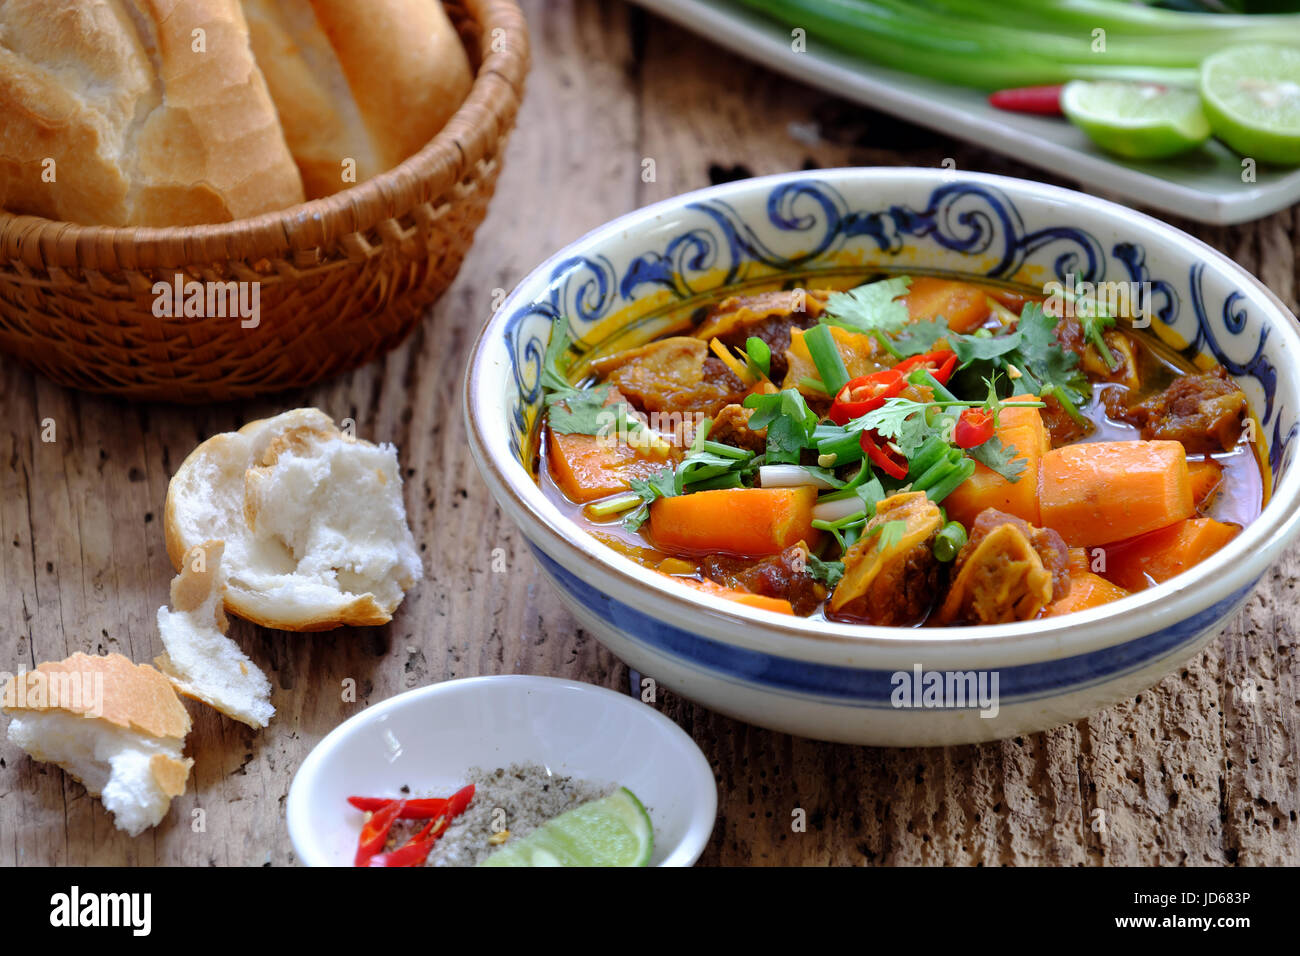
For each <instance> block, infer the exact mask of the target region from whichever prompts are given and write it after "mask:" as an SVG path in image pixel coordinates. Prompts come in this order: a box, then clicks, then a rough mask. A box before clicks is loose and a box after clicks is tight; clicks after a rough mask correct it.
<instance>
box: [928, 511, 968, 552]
mask: <svg viewBox="0 0 1300 956" xmlns="http://www.w3.org/2000/svg"><path fill="white" fill-rule="evenodd" d="M965 544H966V529H965V528H964V527H963V526H962V523H961V522H960V521H949V522H948V523H947V524H946V525H944V526H943V528H942V529H941V530H940V531H939V533H938V534H937V535H935V537H934V556H935V557H936V558H938V559H939V560H940V561H944V562H947V561H952V560H953V559H954V558H956V557H957V552H959V551H961V549H962V547H963V546H964V545H965Z"/></svg>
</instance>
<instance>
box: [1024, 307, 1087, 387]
mask: <svg viewBox="0 0 1300 956" xmlns="http://www.w3.org/2000/svg"><path fill="white" fill-rule="evenodd" d="M1056 325H1057V319H1056V317H1055V316H1051V315H1048V314H1047V313H1046V312H1044V311H1043V307H1042V306H1041V305H1039V304H1038V303H1037V302H1030V303H1029V304H1028V305H1026V306H1025V308H1024V311H1023V312H1021V313H1020V321H1019V322H1018V323H1017V324H1016V332H1017V333H1019V335H1020V344H1019V345H1018V346H1017V348H1016V350H1015V351H1014V352H1011V353H1008V356H1007V361H1009V362H1012V363H1013V364H1015V365H1016V366H1017V367H1018V368H1019V369H1020V371H1021V373H1022V374H1023V375H1025V376H1027V377H1028V378H1029V379H1030V381H1029V383H1027V384H1030V385H1033V386H1035V387H1034V388H1033V391H1034V392H1041V391H1042V390H1043V388H1044V387H1046V386H1049V385H1056V386H1059V387H1060V388H1061V389H1062V390H1063V391H1064V392H1065V393H1066V395H1068V396H1069V397H1070V398H1071V399H1072V400H1073V401H1076V402H1082V401H1085V400H1086V399H1087V397H1088V395H1089V393H1090V387H1089V385H1088V377H1087V376H1086V375H1084V374H1083V370H1082V369H1080V368H1078V364H1079V356H1077V355H1075V354H1074V353H1073V352H1067V351H1066V350H1065V349H1063V348H1061V343H1060V341H1059V340H1058V339H1057V337H1056Z"/></svg>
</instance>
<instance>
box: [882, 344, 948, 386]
mask: <svg viewBox="0 0 1300 956" xmlns="http://www.w3.org/2000/svg"><path fill="white" fill-rule="evenodd" d="M918 368H924V369H928V370H929V372H930V374H931V375H933V376H934V380H935V381H936V382H938V383H939V384H940V385H947V384H948V379H950V378H952V373H953V370H954V369H956V368H957V353H956V352H953V351H951V350H949V349H940V350H939V351H937V352H926V353H925V354H924V355H913V356H912V357H911V358H909V359H903V361H901V362H899V363H898V364H897V365H895V366H894V369H895V370H896V371H898V372H901V373H902V374H903V375H906V374H907V373H908V372H910V371H912V370H913V369H918Z"/></svg>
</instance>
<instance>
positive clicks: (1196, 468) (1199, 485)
mask: <svg viewBox="0 0 1300 956" xmlns="http://www.w3.org/2000/svg"><path fill="white" fill-rule="evenodd" d="M1187 473H1188V475H1189V476H1190V478H1191V482H1192V501H1194V502H1196V507H1198V508H1199V507H1201V505H1202V504H1204V503H1206V502H1208V501H1210V500H1211V499H1212V498H1213V497H1214V495H1215V494H1216V493H1217V492H1218V490H1219V486H1220V484H1222V482H1223V466H1222V465H1220V464H1219V463H1218V462H1217V461H1215V460H1214V459H1213V458H1206V459H1203V460H1201V461H1189V462H1188V463H1187Z"/></svg>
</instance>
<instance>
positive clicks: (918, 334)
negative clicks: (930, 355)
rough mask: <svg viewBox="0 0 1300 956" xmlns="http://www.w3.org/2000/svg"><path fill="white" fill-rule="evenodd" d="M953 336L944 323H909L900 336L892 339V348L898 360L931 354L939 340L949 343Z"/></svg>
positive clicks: (938, 321)
mask: <svg viewBox="0 0 1300 956" xmlns="http://www.w3.org/2000/svg"><path fill="white" fill-rule="evenodd" d="M953 334H954V333H953V331H952V329H950V328H948V323H947V322H946V321H943V320H940V319H923V320H922V321H920V322H912V323H910V324H909V325H908V326H907V328H906V329H905V330H904V331H903V332H902V334H900V335H898V336H896V337H895V338H894V339H893V346H894V350H895V351H897V352H898V355H899V357H900V358H910V357H911V356H913V355H924V354H925V353H926V352H933V351H934V349H935V346H936V345H938V344H939V341H940V339H948V340H949V341H950V342H951V340H952V337H953Z"/></svg>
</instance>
